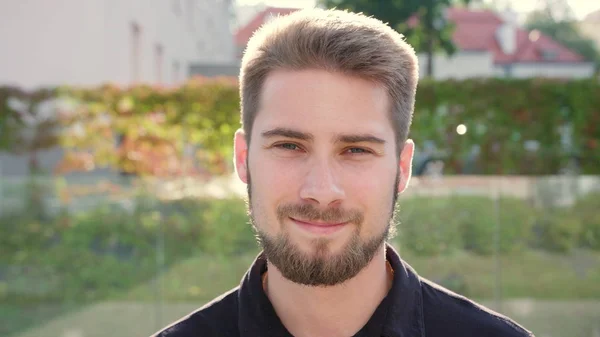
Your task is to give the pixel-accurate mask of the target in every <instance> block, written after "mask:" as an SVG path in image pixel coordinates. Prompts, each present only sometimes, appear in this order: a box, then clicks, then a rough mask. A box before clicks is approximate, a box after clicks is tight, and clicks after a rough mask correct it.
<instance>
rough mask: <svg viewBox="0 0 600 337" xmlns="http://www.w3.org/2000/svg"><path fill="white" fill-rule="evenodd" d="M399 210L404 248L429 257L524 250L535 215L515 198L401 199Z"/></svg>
mask: <svg viewBox="0 0 600 337" xmlns="http://www.w3.org/2000/svg"><path fill="white" fill-rule="evenodd" d="M400 207H401V209H402V211H401V212H400V224H399V225H398V226H399V232H400V233H401V235H400V242H401V245H402V246H403V247H406V248H408V249H410V250H411V251H413V252H415V253H418V254H420V255H424V256H428V255H441V254H445V253H452V252H456V251H459V250H463V249H464V250H468V251H472V252H474V253H476V254H479V255H490V254H492V253H494V252H495V251H496V250H498V251H499V252H500V253H510V252H513V251H517V250H522V249H524V248H526V247H527V244H528V243H529V239H530V237H531V235H532V227H533V224H534V221H535V215H536V213H535V211H534V210H533V209H532V208H531V207H529V206H528V205H526V204H525V203H524V202H523V201H521V200H518V199H510V198H502V199H499V200H498V201H497V202H496V201H494V200H493V199H489V198H482V197H471V196H454V197H447V198H446V197H433V198H432V197H415V198H407V199H406V200H402V201H401V202H400ZM496 240H497V241H496ZM496 242H497V243H498V246H497V248H496Z"/></svg>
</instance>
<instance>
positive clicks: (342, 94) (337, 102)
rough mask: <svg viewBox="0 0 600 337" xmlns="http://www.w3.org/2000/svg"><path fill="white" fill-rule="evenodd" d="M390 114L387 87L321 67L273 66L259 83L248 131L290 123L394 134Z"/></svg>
mask: <svg viewBox="0 0 600 337" xmlns="http://www.w3.org/2000/svg"><path fill="white" fill-rule="evenodd" d="M389 116H390V104H389V97H388V94H387V90H386V89H385V88H384V87H383V86H381V85H378V84H376V83H374V82H372V81H368V80H365V79H361V78H358V77H352V76H348V75H344V74H340V73H332V72H328V71H325V70H313V69H308V70H300V71H288V70H278V71H274V72H272V73H270V74H269V75H268V76H267V78H266V80H265V82H264V84H263V88H262V91H261V97H260V108H259V111H258V114H257V116H256V120H255V121H254V127H253V133H254V132H255V131H256V132H261V130H263V131H264V130H265V129H269V128H276V127H292V128H296V129H300V130H301V131H311V132H313V133H319V132H322V133H339V132H342V133H376V134H377V135H378V136H380V137H384V136H390V135H391V136H392V137H393V129H392V125H391V121H390V117H389Z"/></svg>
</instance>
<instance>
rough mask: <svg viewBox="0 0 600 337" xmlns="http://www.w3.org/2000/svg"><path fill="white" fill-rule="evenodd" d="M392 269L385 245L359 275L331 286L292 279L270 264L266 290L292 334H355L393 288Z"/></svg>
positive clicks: (329, 335) (317, 336)
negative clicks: (305, 283) (305, 284)
mask: <svg viewBox="0 0 600 337" xmlns="http://www.w3.org/2000/svg"><path fill="white" fill-rule="evenodd" d="M389 269H391V268H388V267H387V262H386V259H385V245H382V247H381V248H380V249H379V251H378V252H377V254H376V255H375V257H374V258H373V260H371V262H370V263H369V264H368V265H367V266H366V267H365V268H364V269H363V270H362V271H360V272H359V273H358V275H356V276H355V277H353V278H352V279H350V280H348V281H346V282H344V283H343V284H340V285H335V286H330V287H308V286H304V285H300V284H297V283H294V282H291V281H290V280H288V279H286V278H284V277H283V275H282V274H281V273H280V272H279V270H277V268H275V266H273V265H272V264H271V263H269V265H268V278H267V279H266V281H267V282H265V291H266V293H267V296H268V297H269V300H270V301H271V303H272V305H273V308H274V309H275V312H276V313H277V316H278V317H279V319H280V320H281V322H282V323H283V325H284V326H285V327H286V329H287V330H288V331H289V332H290V333H291V334H292V335H293V336H296V337H304V336H315V337H319V336H328V337H337V336H352V335H354V334H356V333H357V332H358V331H359V330H360V329H361V328H362V327H363V326H364V325H365V324H366V323H367V322H368V320H369V319H370V318H371V316H372V315H373V313H374V312H375V310H376V309H377V307H378V306H379V304H380V303H381V301H382V300H383V298H384V297H385V296H386V295H387V293H388V291H389V289H390V288H391V284H392V278H393V276H392V275H391V270H389Z"/></svg>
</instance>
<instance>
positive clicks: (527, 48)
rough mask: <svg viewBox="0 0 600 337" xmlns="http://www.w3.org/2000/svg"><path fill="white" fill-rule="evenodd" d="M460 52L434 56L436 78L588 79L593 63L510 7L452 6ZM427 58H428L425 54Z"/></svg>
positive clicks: (454, 39)
mask: <svg viewBox="0 0 600 337" xmlns="http://www.w3.org/2000/svg"><path fill="white" fill-rule="evenodd" d="M447 16H448V21H449V22H451V23H452V24H454V25H455V29H454V33H453V41H454V43H455V45H456V46H457V47H458V53H456V54H455V55H453V56H452V57H446V56H441V55H439V56H437V57H435V58H434V60H435V62H434V76H435V77H436V78H464V77H478V76H479V77H490V76H495V77H512V78H531V77H553V78H587V77H591V76H593V74H594V64H593V63H592V62H588V61H586V60H585V59H584V58H583V57H582V56H581V55H579V54H577V53H576V52H574V51H572V50H570V49H568V48H567V47H565V46H563V45H561V44H559V43H558V42H556V41H554V40H552V39H551V38H550V37H548V36H546V35H544V34H541V33H540V32H538V31H531V32H529V31H527V30H525V29H523V28H521V27H520V26H519V25H518V23H517V15H516V13H514V12H511V11H505V12H502V13H495V12H493V11H490V10H470V9H466V8H451V9H449V10H448V12H447ZM420 59H422V60H423V61H424V60H426V57H424V56H422V57H420Z"/></svg>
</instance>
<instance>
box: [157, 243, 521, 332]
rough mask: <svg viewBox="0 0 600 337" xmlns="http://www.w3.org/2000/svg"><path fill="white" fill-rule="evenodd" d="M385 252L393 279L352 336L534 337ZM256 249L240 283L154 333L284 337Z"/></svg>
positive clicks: (390, 251)
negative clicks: (264, 281)
mask: <svg viewBox="0 0 600 337" xmlns="http://www.w3.org/2000/svg"><path fill="white" fill-rule="evenodd" d="M386 257H387V260H388V262H389V263H390V265H391V266H392V268H393V270H394V281H393V283H392V287H391V289H390V291H389V292H388V294H387V296H386V297H385V298H384V299H383V300H382V301H381V303H380V304H379V306H378V307H377V309H376V310H375V312H374V314H373V315H372V316H371V318H370V319H369V321H368V322H367V324H366V325H365V326H364V327H363V328H362V329H361V330H360V331H359V332H358V333H357V334H356V335H354V336H356V337H367V336H368V337H374V336H382V337H417V336H418V337H442V336H443V337H449V336H459V337H520V336H528V337H533V334H532V333H531V332H529V331H527V330H525V329H524V328H523V327H521V326H520V325H518V324H517V323H516V322H514V321H513V320H511V319H509V318H507V317H505V316H502V315H500V314H498V313H495V312H493V311H491V310H489V309H487V308H485V307H483V306H481V305H479V304H477V303H475V302H473V301H471V300H469V299H467V298H465V297H463V296H460V295H457V294H455V293H453V292H451V291H449V290H447V289H445V288H443V287H441V286H439V285H436V284H435V283H433V282H431V281H429V280H426V279H425V278H422V277H420V276H418V275H417V273H416V272H415V271H414V270H413V269H412V268H411V267H410V266H409V265H408V264H407V263H406V262H404V261H403V260H402V259H401V258H400V256H399V255H398V253H397V252H396V251H395V250H394V248H393V247H391V246H389V245H388V246H387V249H386ZM266 269H267V262H266V260H265V257H264V256H263V255H262V254H260V255H259V256H258V257H257V258H256V260H255V261H254V263H253V264H252V266H251V267H250V269H249V270H248V272H247V273H246V275H245V276H244V278H243V279H242V281H241V283H240V285H239V286H238V287H236V288H234V289H232V290H231V291H229V292H227V293H225V294H223V295H221V296H219V297H218V298H216V299H214V300H213V301H212V302H210V303H208V304H206V305H205V306H203V307H202V308H200V309H198V310H197V311H195V312H193V313H191V314H189V315H188V316H186V317H183V318H182V319H181V320H179V321H177V322H175V323H173V324H171V325H170V326H168V327H166V328H165V329H163V330H162V331H160V332H158V333H156V334H155V335H154V336H153V337H213V336H214V337H216V336H219V337H255V336H260V337H271V336H272V337H284V336H291V334H290V333H289V332H288V331H287V330H286V328H285V327H284V326H283V324H282V323H281V321H280V320H279V318H278V317H277V314H276V313H275V310H274V309H273V306H272V305H271V302H270V301H269V299H268V297H267V296H266V294H265V292H264V290H263V287H262V280H261V276H262V274H263V273H264V272H265V271H266Z"/></svg>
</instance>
